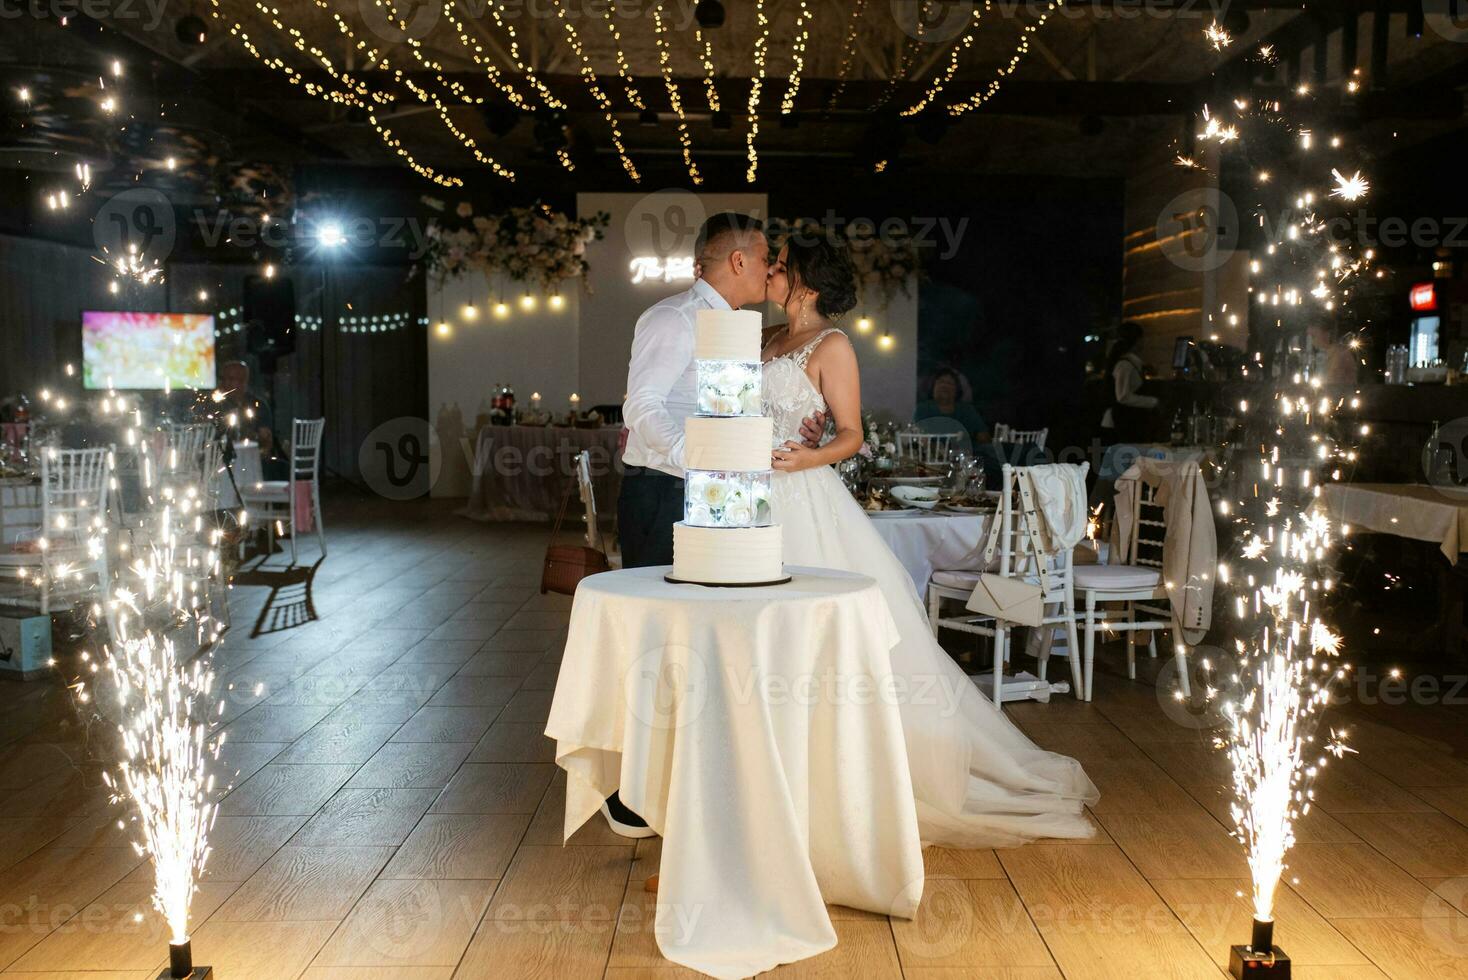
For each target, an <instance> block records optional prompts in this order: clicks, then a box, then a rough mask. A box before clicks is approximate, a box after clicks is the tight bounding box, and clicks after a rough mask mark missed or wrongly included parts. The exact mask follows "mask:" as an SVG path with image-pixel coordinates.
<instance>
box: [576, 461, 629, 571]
mask: <svg viewBox="0 0 1468 980" xmlns="http://www.w3.org/2000/svg"><path fill="white" fill-rule="evenodd" d="M576 485H577V488H578V489H579V490H580V493H581V503H582V505H583V507H584V508H585V511H586V546H587V547H588V548H595V549H596V550H597V551H600V552H601V553H602V554H604V555H606V556H607V563H608V564H609V565H611V566H612V567H613V568H621V567H622V555H621V553H620V552H619V551H618V552H614V551H613V550H612V548H611V546H610V545H609V544H608V543H607V536H606V535H605V534H603V533H602V530H601V515H600V513H599V512H598V511H597V509H596V487H595V486H593V485H592V482H591V453H590V452H589V451H585V450H583V451H582V452H581V453H580V454H579V455H578V456H577V457H576Z"/></svg>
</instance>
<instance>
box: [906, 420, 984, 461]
mask: <svg viewBox="0 0 1468 980" xmlns="http://www.w3.org/2000/svg"><path fill="white" fill-rule="evenodd" d="M914 424H915V425H917V427H918V431H919V432H926V433H928V434H929V435H951V436H953V443H952V444H951V445H950V446H949V448H950V449H953V450H956V451H958V452H963V453H971V452H973V451H974V440H973V437H972V436H971V435H969V431H968V430H967V429H965V428H964V427H963V423H962V422H960V421H958V419H951V418H948V417H947V416H946V415H934V416H931V417H929V418H925V419H918V420H917V422H916V423H914Z"/></svg>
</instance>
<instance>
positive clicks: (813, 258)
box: [785, 234, 856, 320]
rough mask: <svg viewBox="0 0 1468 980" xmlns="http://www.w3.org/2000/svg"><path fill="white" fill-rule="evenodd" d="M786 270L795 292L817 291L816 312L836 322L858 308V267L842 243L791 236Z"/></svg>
mask: <svg viewBox="0 0 1468 980" xmlns="http://www.w3.org/2000/svg"><path fill="white" fill-rule="evenodd" d="M787 247H788V248H789V250H790V251H789V252H788V253H787V254H786V256H785V268H786V270H787V271H788V273H789V276H790V289H791V291H792V292H794V290H795V289H796V288H798V287H800V286H804V287H805V288H806V289H811V290H814V291H815V292H816V293H817V296H816V312H817V313H819V314H820V315H821V316H823V317H825V318H826V319H827V320H836V319H838V318H839V317H840V316H841V315H842V314H843V313H846V312H847V311H848V310H850V309H851V308H852V307H853V306H855V305H856V267H855V266H853V265H852V264H851V254H850V253H849V252H848V251H847V250H846V245H845V243H843V242H835V241H832V240H831V238H830V236H828V235H808V234H807V235H799V234H797V235H792V236H790V241H789V242H788V243H787Z"/></svg>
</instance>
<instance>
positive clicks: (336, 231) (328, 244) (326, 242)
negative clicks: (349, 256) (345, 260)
mask: <svg viewBox="0 0 1468 980" xmlns="http://www.w3.org/2000/svg"><path fill="white" fill-rule="evenodd" d="M316 241H317V242H319V243H320V244H321V246H322V247H323V248H340V247H341V246H343V245H345V244H346V243H347V236H346V233H345V232H343V231H342V226H341V225H339V224H338V223H336V222H335V221H326V222H322V224H320V225H319V226H318V227H317V228H316Z"/></svg>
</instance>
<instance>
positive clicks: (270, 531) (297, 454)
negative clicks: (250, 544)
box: [240, 418, 326, 565]
mask: <svg viewBox="0 0 1468 980" xmlns="http://www.w3.org/2000/svg"><path fill="white" fill-rule="evenodd" d="M325 427H326V419H324V418H321V419H294V420H293V421H292V422H291V443H290V466H291V478H290V479H289V480H264V481H261V482H260V483H256V484H255V485H254V486H246V487H241V488H240V496H241V497H243V498H244V504H245V508H246V510H248V511H249V513H250V516H251V517H257V516H258V517H261V518H263V519H264V520H265V533H266V542H267V548H266V552H265V554H266V556H267V558H268V557H269V556H270V555H271V554H273V553H274V551H275V526H276V523H277V522H280V521H284V522H285V526H287V527H289V528H290V534H291V564H292V565H294V564H295V563H296V560H297V558H298V557H299V556H298V547H297V540H298V539H299V538H300V534H299V533H298V532H299V530H300V528H301V526H302V525H303V524H307V526H308V528H310V527H314V528H315V531H316V543H317V544H318V545H320V547H321V557H322V558H325V557H326V525H325V524H323V523H322V521H321V432H322V430H323V429H324V428H325ZM297 484H303V485H305V486H306V487H308V488H309V490H310V500H309V502H306V503H305V504H304V506H305V507H306V508H307V510H306V511H305V512H302V507H303V503H302V502H301V501H300V500H298V494H297V493H296V485H297ZM307 522H309V524H308V523H307ZM244 548H245V545H244V538H243V537H241V539H240V554H241V557H243V555H244Z"/></svg>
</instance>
